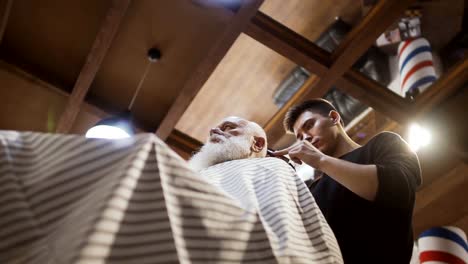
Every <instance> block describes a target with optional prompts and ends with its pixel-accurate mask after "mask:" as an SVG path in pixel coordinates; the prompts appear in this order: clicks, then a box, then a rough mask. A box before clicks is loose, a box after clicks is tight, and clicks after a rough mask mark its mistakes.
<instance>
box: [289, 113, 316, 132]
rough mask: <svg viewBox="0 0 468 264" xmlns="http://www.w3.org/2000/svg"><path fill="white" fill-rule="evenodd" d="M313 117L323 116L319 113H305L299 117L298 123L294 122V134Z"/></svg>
mask: <svg viewBox="0 0 468 264" xmlns="http://www.w3.org/2000/svg"><path fill="white" fill-rule="evenodd" d="M313 117H322V115H321V114H319V113H314V112H311V111H304V112H303V113H302V114H300V115H299V117H298V118H297V119H296V122H294V125H293V129H294V132H297V131H298V130H299V129H300V128H301V126H302V125H303V124H304V122H305V121H307V120H309V119H311V118H313Z"/></svg>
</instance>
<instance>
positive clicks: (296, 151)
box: [273, 140, 326, 169]
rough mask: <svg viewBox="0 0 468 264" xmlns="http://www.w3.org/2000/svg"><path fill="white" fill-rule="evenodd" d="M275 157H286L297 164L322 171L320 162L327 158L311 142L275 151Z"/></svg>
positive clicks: (297, 143)
mask: <svg viewBox="0 0 468 264" xmlns="http://www.w3.org/2000/svg"><path fill="white" fill-rule="evenodd" d="M273 154H274V155H286V154H288V155H289V157H290V158H291V159H292V160H293V161H294V162H296V163H298V164H302V162H304V163H306V164H307V165H310V166H312V167H313V168H315V169H320V161H321V160H322V159H323V158H325V156H326V155H325V154H323V153H322V152H321V151H320V150H318V149H317V148H316V147H314V146H313V145H312V144H311V143H310V142H309V141H306V140H302V141H298V142H296V143H295V144H293V145H291V146H290V147H287V148H285V149H282V150H278V151H275V152H274V153H273Z"/></svg>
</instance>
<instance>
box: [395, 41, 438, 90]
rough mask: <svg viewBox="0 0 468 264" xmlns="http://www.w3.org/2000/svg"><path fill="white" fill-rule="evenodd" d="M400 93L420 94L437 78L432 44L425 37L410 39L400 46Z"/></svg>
mask: <svg viewBox="0 0 468 264" xmlns="http://www.w3.org/2000/svg"><path fill="white" fill-rule="evenodd" d="M398 69H399V71H400V87H401V89H400V94H401V95H402V96H405V95H406V94H407V93H408V94H418V93H421V92H423V91H424V90H425V89H426V88H427V87H429V86H430V85H431V84H432V83H434V82H435V81H436V79H437V77H436V73H435V69H434V62H433V58H432V53H431V46H430V44H429V42H428V41H427V40H426V39H424V38H417V39H408V40H405V41H403V42H401V43H400V45H399V46H398Z"/></svg>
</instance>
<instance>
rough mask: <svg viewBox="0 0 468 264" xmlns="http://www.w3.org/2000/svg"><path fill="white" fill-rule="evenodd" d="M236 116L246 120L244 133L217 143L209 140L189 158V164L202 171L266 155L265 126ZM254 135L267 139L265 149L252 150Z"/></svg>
mask: <svg viewBox="0 0 468 264" xmlns="http://www.w3.org/2000/svg"><path fill="white" fill-rule="evenodd" d="M234 118H235V119H239V120H243V121H245V122H246V125H245V126H244V132H245V133H244V135H241V136H234V137H229V138H225V139H224V140H223V141H221V142H216V143H213V142H211V141H209V140H207V142H206V143H205V144H204V145H203V147H202V148H201V149H200V151H199V152H198V153H196V154H195V155H193V156H192V158H191V159H190V160H189V164H190V166H191V167H192V168H193V169H194V170H196V171H201V170H203V169H205V168H208V167H210V166H213V165H216V164H218V163H222V162H225V161H230V160H238V159H247V158H264V157H265V156H266V152H267V147H266V146H267V142H266V133H265V131H264V130H263V128H262V127H261V126H259V125H258V124H257V123H255V122H251V121H248V120H245V119H241V118H237V117H234ZM254 136H255V137H261V138H263V139H264V140H265V143H264V146H263V149H262V150H261V151H260V152H253V151H252V150H251V147H252V144H253V140H254Z"/></svg>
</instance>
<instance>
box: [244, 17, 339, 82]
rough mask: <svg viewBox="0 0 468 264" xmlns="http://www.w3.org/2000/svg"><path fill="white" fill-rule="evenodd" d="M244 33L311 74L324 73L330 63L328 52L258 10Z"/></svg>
mask: <svg viewBox="0 0 468 264" xmlns="http://www.w3.org/2000/svg"><path fill="white" fill-rule="evenodd" d="M244 33H245V34H247V35H249V36H250V37H251V38H253V39H255V40H256V41H258V42H260V43H262V44H263V45H265V46H267V47H268V48H270V49H272V50H274V51H275V52H277V53H279V54H281V55H283V56H284V57H286V58H288V59H289V60H291V61H293V62H294V63H296V64H297V65H301V66H302V67H304V68H306V69H307V70H308V71H310V72H311V73H313V74H317V75H319V76H321V75H323V74H325V73H326V72H327V71H328V70H329V67H330V65H331V63H332V60H331V54H330V53H329V52H327V51H326V50H324V49H322V48H320V47H319V46H317V45H316V44H315V43H313V42H311V41H310V40H308V39H307V38H305V37H303V36H301V35H300V34H298V33H296V32H294V31H293V30H291V29H289V28H288V27H286V26H284V25H283V24H281V23H279V22H278V21H276V20H274V19H272V18H271V17H269V16H268V15H266V14H264V13H262V12H260V11H258V12H257V14H256V15H255V16H254V17H253V18H252V20H251V22H250V24H249V25H248V26H247V28H246V29H245V31H244Z"/></svg>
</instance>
